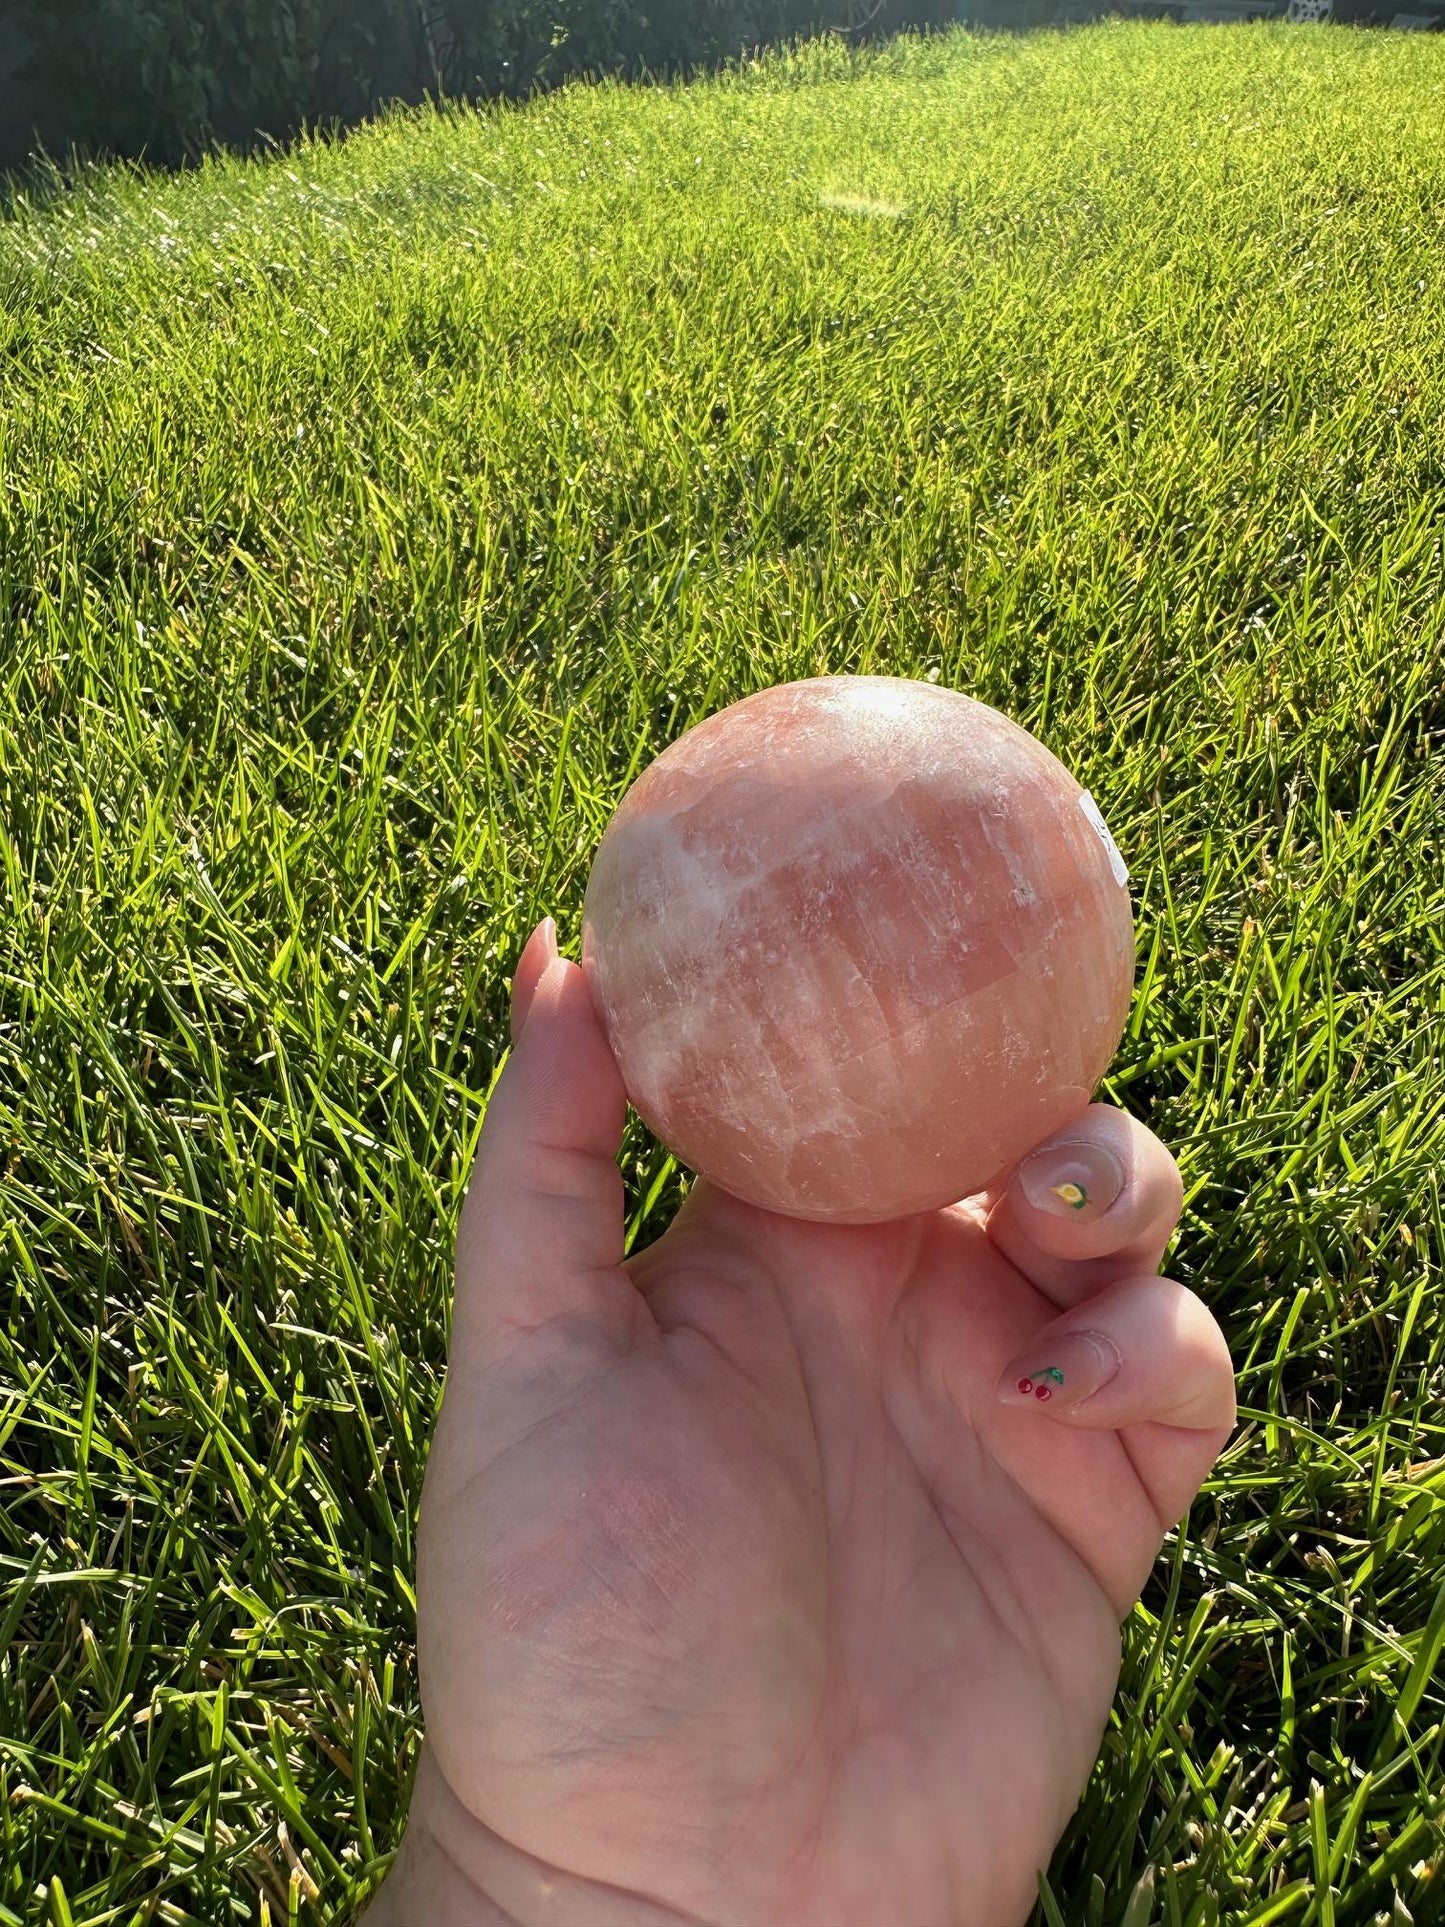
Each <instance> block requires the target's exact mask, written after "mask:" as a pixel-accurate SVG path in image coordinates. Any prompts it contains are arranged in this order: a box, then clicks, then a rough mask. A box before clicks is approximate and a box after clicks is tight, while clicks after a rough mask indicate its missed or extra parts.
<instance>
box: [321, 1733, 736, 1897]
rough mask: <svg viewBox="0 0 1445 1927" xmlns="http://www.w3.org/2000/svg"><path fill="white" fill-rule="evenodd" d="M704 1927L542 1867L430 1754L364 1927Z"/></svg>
mask: <svg viewBox="0 0 1445 1927" xmlns="http://www.w3.org/2000/svg"><path fill="white" fill-rule="evenodd" d="M683 1922H687V1924H688V1927H705V1924H704V1923H702V1922H699V1921H696V1920H695V1919H694V1917H693V1916H690V1915H682V1914H678V1913H674V1912H673V1911H672V1910H671V1909H670V1908H667V1907H665V1906H663V1905H661V1904H660V1903H659V1902H657V1901H655V1900H649V1899H648V1898H647V1896H646V1895H644V1894H638V1893H631V1892H628V1891H627V1890H626V1889H625V1888H622V1887H616V1886H610V1885H606V1884H604V1883H602V1882H598V1881H594V1880H585V1879H582V1878H580V1877H579V1876H578V1875H576V1874H570V1873H565V1872H563V1871H561V1870H560V1869H558V1868H555V1867H549V1866H547V1865H546V1864H545V1863H544V1862H543V1861H540V1860H536V1859H534V1858H533V1857H532V1855H531V1854H529V1853H524V1852H523V1851H522V1850H521V1849H520V1848H519V1847H514V1846H513V1845H512V1844H511V1843H510V1842H509V1841H506V1840H503V1839H502V1838H501V1836H500V1835H499V1834H495V1833H493V1832H492V1831H491V1830H490V1829H489V1828H488V1827H485V1826H483V1824H482V1823H481V1821H479V1820H478V1819H477V1818H476V1817H475V1816H474V1815H473V1814H471V1813H469V1812H468V1811H467V1810H466V1808H465V1807H463V1806H462V1804H461V1802H460V1801H459V1800H458V1799H457V1797H456V1795H455V1794H454V1793H453V1792H452V1790H451V1788H450V1787H449V1786H448V1785H447V1783H446V1781H445V1779H444V1778H443V1777H442V1775H441V1773H440V1772H439V1771H438V1770H437V1768H436V1767H435V1765H434V1764H433V1762H432V1759H431V1756H430V1754H429V1753H428V1752H427V1751H426V1750H425V1749H424V1750H423V1752H422V1757H421V1761H420V1763H419V1765H418V1767H417V1776H416V1786H415V1789H414V1791H413V1793H412V1801H411V1811H410V1813H409V1815H408V1818H407V1827H406V1837H405V1839H404V1840H403V1842H402V1846H401V1851H400V1853H399V1854H398V1855H397V1858H396V1863H395V1865H394V1866H393V1867H392V1870H391V1872H390V1873H389V1874H388V1875H387V1877H386V1880H385V1883H384V1884H383V1886H382V1888H381V1891H380V1892H379V1893H378V1894H377V1896H376V1898H375V1900H374V1901H373V1902H372V1903H371V1905H370V1907H369V1908H368V1909H367V1911H366V1912H365V1913H364V1914H363V1915H362V1917H361V1919H360V1921H359V1922H358V1927H681V1923H683Z"/></svg>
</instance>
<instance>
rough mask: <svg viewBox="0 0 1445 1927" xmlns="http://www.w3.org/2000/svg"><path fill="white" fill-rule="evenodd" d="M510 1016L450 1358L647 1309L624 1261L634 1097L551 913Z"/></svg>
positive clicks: (466, 1222) (465, 1218) (476, 1182)
mask: <svg viewBox="0 0 1445 1927" xmlns="http://www.w3.org/2000/svg"><path fill="white" fill-rule="evenodd" d="M512 1023H513V1036H514V1042H513V1045H512V1050H511V1054H510V1056H509V1057H508V1059H507V1064H506V1068H505V1069H504V1070H503V1072H502V1074H501V1077H500V1078H499V1079H498V1080H497V1085H496V1088H495V1089H494V1091H493V1092H492V1096H491V1100H490V1102H489V1103H488V1105H487V1114H486V1119H485V1121H484V1123H483V1125H482V1135H481V1142H480V1144H479V1146H478V1150H477V1159H476V1163H475V1165H474V1166H473V1169H472V1177H471V1183H470V1185H469V1186H468V1189H467V1198H466V1203H465V1204H464V1206H463V1207H462V1215H461V1222H460V1224H459V1226H458V1231H457V1279H456V1301H455V1304H454V1307H453V1314H452V1357H453V1360H454V1361H455V1360H456V1359H458V1358H459V1357H460V1356H462V1355H464V1354H465V1355H466V1356H467V1357H468V1360H469V1362H471V1363H473V1364H476V1363H480V1364H486V1363H487V1362H489V1360H491V1359H492V1358H495V1357H496V1356H498V1355H499V1354H500V1353H501V1352H502V1351H504V1350H506V1349H508V1348H509V1347H510V1345H511V1344H512V1343H514V1342H515V1340H516V1339H517V1338H519V1337H521V1336H524V1335H525V1334H526V1333H528V1332H531V1331H534V1330H536V1329H537V1328H538V1327H539V1326H541V1325H544V1324H552V1323H562V1324H579V1325H591V1326H593V1327H601V1328H602V1329H603V1330H604V1332H605V1333H606V1334H607V1335H609V1336H613V1337H615V1338H616V1339H618V1340H619V1341H623V1340H625V1338H626V1337H627V1336H628V1335H629V1334H630V1333H631V1332H632V1331H634V1330H635V1327H636V1321H637V1316H638V1312H639V1309H640V1308H641V1307H642V1300H641V1298H640V1297H639V1296H638V1294H637V1292H636V1290H635V1289H634V1287H633V1285H632V1282H631V1280H630V1279H629V1278H628V1276H627V1274H626V1272H625V1271H624V1270H623V1269H622V1258H623V1245H624V1240H625V1231H624V1190H623V1183H622V1173H621V1171H620V1170H619V1169H618V1165H617V1153H618V1150H619V1149H620V1147H621V1143H622V1128H623V1125H624V1123H625V1121H626V1117H627V1096H626V1093H625V1091H624V1090H623V1086H622V1077H621V1073H620V1072H619V1071H618V1068H617V1064H616V1061H615V1059H614V1058H613V1055H612V1051H611V1048H610V1047H609V1045H608V1042H607V1037H606V1033H605V1032H604V1031H603V1029H602V1026H601V1024H600V1023H599V1021H598V1018H597V1013H596V1010H595V1008H594V1006H593V1002H592V994H591V991H590V990H589V988H588V985H587V980H586V978H585V977H584V975H583V973H582V971H581V969H580V968H579V967H578V965H576V964H575V963H570V962H568V961H567V959H566V958H564V957H559V956H558V954H557V942H556V934H555V927H554V926H553V923H552V919H551V918H550V917H548V918H546V919H544V921H543V922H542V923H540V924H539V925H538V926H537V928H536V929H535V930H534V931H533V932H532V935H531V937H530V938H529V939H528V940H527V944H526V946H525V948H524V949H523V951H522V955H521V957H520V958H519V959H518V963H517V969H516V974H515V976H514V978H513V1018H512Z"/></svg>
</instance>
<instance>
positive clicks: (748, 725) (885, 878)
mask: <svg viewBox="0 0 1445 1927" xmlns="http://www.w3.org/2000/svg"><path fill="white" fill-rule="evenodd" d="M1133 966H1134V926H1133V918H1132V915H1131V913H1130V904H1129V892H1128V888H1127V877H1126V873H1125V869H1124V864H1123V862H1122V860H1121V858H1120V856H1119V852H1118V850H1117V849H1116V847H1115V845H1114V842H1113V839H1112V838H1111V836H1110V835H1109V832H1108V830H1107V828H1106V827H1105V825H1104V821H1103V818H1102V817H1101V816H1100V814H1099V812H1098V810H1097V808H1096V807H1095V805H1094V803H1093V799H1092V798H1091V797H1090V796H1089V795H1088V793H1087V792H1086V791H1085V790H1084V789H1083V788H1082V787H1081V786H1080V784H1079V783H1078V782H1077V781H1076V780H1075V778H1074V777H1073V776H1071V775H1070V774H1069V772H1068V770H1066V769H1065V768H1064V766H1063V764H1062V763H1060V762H1059V761H1058V759H1057V758H1056V757H1055V756H1053V755H1052V754H1051V753H1050V752H1049V751H1048V750H1047V749H1045V748H1044V746H1043V745H1042V743H1040V742H1038V741H1037V739H1036V738H1034V737H1033V736H1031V735H1029V733H1028V732H1027V731H1026V730H1024V729H1021V728H1019V726H1018V725H1017V724H1016V723H1013V722H1011V721H1010V720H1009V719H1008V718H1007V717H1006V716H1003V715H1001V714H1000V713H999V712H998V711H997V710H995V709H990V708H989V707H988V706H987V705H986V704H984V703H980V702H975V701H974V700H973V699H972V698H971V697H968V696H963V695H960V694H958V693H957V692H956V691H954V690H949V689H941V688H938V687H937V686H935V685H933V684H930V683H925V682H912V681H908V680H906V679H903V678H899V677H892V676H822V677H817V678H814V679H812V680H809V681H806V682H794V683H783V684H780V685H778V686H777V687H775V688H772V689H764V690H760V691H759V692H758V693H757V694H755V695H752V696H748V697H745V698H744V699H743V700H742V701H741V702H737V703H734V704H733V705H732V706H731V707H730V708H728V709H724V710H721V711H719V712H718V713H717V714H716V715H714V716H710V717H709V718H708V719H707V720H706V721H705V722H701V723H699V724H697V725H696V727H695V728H692V729H690V730H688V731H687V732H686V733H685V734H684V735H682V736H681V737H679V738H678V740H677V741H676V742H675V743H673V744H671V746H670V747H669V748H667V749H666V750H664V751H663V753H662V754H661V755H660V756H659V757H658V758H657V759H656V761H655V762H653V763H651V764H650V765H649V766H648V767H647V769H645V770H644V771H643V773H642V774H641V776H639V777H638V779H637V781H636V782H635V783H634V784H633V785H632V787H631V789H630V790H629V791H628V792H627V794H626V795H625V796H624V798H623V799H622V803H621V805H620V806H619V808H618V810H617V812H616V814H615V815H614V816H613V818H612V820H611V822H610V823H609V824H608V826H607V829H606V832H605V834H604V835H603V838H602V841H601V843H600V844H599V846H598V849H597V854H596V858H595V861H594V863H593V866H592V873H591V877H590V879H589V881H588V885H587V897H586V902H585V905H584V910H583V931H582V968H583V970H584V972H585V973H586V977H587V981H588V983H589V985H590V987H591V991H592V996H593V1001H594V1003H595V1005H596V1008H597V1011H598V1014H599V1016H600V1018H601V1020H602V1023H603V1025H604V1027H605V1029H606V1032H607V1037H608V1040H609V1042H610V1044H611V1046H612V1051H613V1054H614V1056H615V1057H616V1060H617V1064H618V1067H619V1069H620V1071H621V1073H622V1080H623V1083H624V1085H625V1086H626V1090H627V1095H628V1098H629V1099H630V1101H631V1103H632V1104H633V1106H634V1108H635V1109H636V1111H637V1112H638V1114H639V1115H640V1116H641V1117H642V1119H643V1120H644V1122H645V1123H646V1124H647V1125H648V1126H649V1127H650V1128H651V1129H652V1131H653V1132H654V1133H655V1134H656V1135H657V1137H658V1138H660V1139H661V1140H662V1142H663V1143H664V1144H665V1145H666V1146H667V1147H668V1148H669V1150H671V1151H672V1152H673V1153H674V1154H675V1155H676V1157H677V1158H678V1159H679V1160H680V1161H681V1162H682V1163H683V1164H685V1165H687V1166H689V1167H690V1168H691V1169H692V1170H693V1171H695V1172H697V1173H700V1174H701V1175H703V1176H705V1177H707V1178H709V1179H711V1180H712V1181H713V1182H714V1183H716V1184H718V1185H721V1186H722V1187H723V1189H724V1190H727V1191H730V1192H732V1193H733V1194H734V1195H736V1196H737V1197H740V1198H744V1199H746V1200H748V1201H749V1202H750V1203H752V1204H756V1205H761V1206H764V1207H765V1208H766V1209H768V1210H771V1211H779V1212H783V1213H785V1214H786V1215H788V1216H790V1217H796V1218H810V1219H817V1220H822V1221H827V1222H831V1223H836V1224H868V1223H876V1222H880V1221H882V1220H884V1219H889V1218H897V1217H904V1216H907V1215H909V1214H911V1213H914V1212H920V1211H928V1210H934V1209H937V1208H938V1207H939V1206H941V1205H944V1204H949V1203H952V1202H954V1201H956V1200H958V1199H961V1198H964V1197H970V1196H973V1195H975V1194H976V1193H977V1192H979V1191H981V1190H983V1189H985V1188H986V1187H987V1186H988V1185H989V1184H990V1183H991V1182H992V1181H994V1180H995V1179H997V1178H999V1177H1001V1176H1002V1174H1004V1173H1005V1172H1006V1171H1007V1170H1009V1169H1010V1168H1011V1167H1012V1166H1013V1164H1015V1163H1016V1162H1017V1160H1018V1159H1019V1158H1020V1157H1022V1156H1023V1155H1024V1154H1025V1153H1026V1152H1027V1151H1029V1150H1030V1149H1031V1148H1032V1147H1033V1146H1034V1145H1035V1144H1037V1143H1039V1142H1040V1140H1041V1139H1043V1138H1045V1137H1047V1136H1049V1135H1050V1134H1051V1133H1052V1132H1054V1131H1056V1130H1058V1129H1059V1128H1060V1127H1061V1126H1063V1125H1065V1124H1067V1123H1068V1122H1069V1121H1070V1119H1071V1118H1074V1117H1076V1116H1077V1115H1078V1114H1079V1113H1080V1112H1081V1111H1083V1109H1084V1108H1085V1106H1086V1105H1087V1104H1088V1103H1089V1101H1090V1098H1091V1096H1092V1094H1093V1091H1094V1088H1095V1086H1096V1085H1097V1083H1098V1081H1099V1079H1100V1078H1101V1077H1102V1076H1103V1074H1104V1071H1105V1070H1106V1069H1107V1067H1108V1064H1109V1060H1110V1058H1111V1057H1112V1056H1113V1054H1114V1051H1115V1049H1116V1048H1117V1046H1118V1043H1119V1038H1120V1036H1121V1035H1122V1033H1123V1028H1124V1023H1125V1019H1126V1017H1127V1015H1128V1009H1129V1000H1130V995H1131V991H1132V985H1133Z"/></svg>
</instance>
